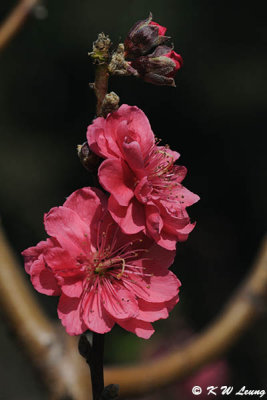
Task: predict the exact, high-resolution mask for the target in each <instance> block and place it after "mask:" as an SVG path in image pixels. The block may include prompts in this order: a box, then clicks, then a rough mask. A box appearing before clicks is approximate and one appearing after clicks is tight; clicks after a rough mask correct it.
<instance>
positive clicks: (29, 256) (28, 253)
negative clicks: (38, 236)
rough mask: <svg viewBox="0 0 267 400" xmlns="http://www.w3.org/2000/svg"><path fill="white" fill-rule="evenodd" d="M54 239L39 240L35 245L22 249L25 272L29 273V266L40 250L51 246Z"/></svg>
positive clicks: (40, 252)
mask: <svg viewBox="0 0 267 400" xmlns="http://www.w3.org/2000/svg"><path fill="white" fill-rule="evenodd" d="M55 243H56V241H55V240H53V239H47V240H45V241H41V242H39V243H38V244H37V245H36V246H32V247H29V248H28V249H26V250H24V251H22V253H21V254H22V255H23V257H24V262H25V270H26V272H27V274H30V270H31V266H32V264H33V263H34V261H36V260H37V259H38V257H39V256H40V255H41V254H42V252H43V251H44V250H45V249H47V248H48V247H53V246H54V245H55Z"/></svg>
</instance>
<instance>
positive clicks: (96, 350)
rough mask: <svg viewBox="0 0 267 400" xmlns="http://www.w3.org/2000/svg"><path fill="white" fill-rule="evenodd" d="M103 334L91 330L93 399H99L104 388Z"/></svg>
mask: <svg viewBox="0 0 267 400" xmlns="http://www.w3.org/2000/svg"><path fill="white" fill-rule="evenodd" d="M103 357H104V334H99V333H95V332H93V345H92V358H91V363H90V370H91V380H92V391H93V400H99V399H100V397H101V394H102V392H103V390H104V372H103Z"/></svg>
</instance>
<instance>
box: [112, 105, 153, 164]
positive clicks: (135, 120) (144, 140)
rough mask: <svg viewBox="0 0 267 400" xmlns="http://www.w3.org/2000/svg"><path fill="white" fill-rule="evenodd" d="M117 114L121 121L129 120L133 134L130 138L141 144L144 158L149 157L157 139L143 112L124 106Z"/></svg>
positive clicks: (129, 129)
mask: <svg viewBox="0 0 267 400" xmlns="http://www.w3.org/2000/svg"><path fill="white" fill-rule="evenodd" d="M116 113H117V118H120V120H127V127H128V131H129V132H131V134H130V136H131V137H132V139H133V140H136V141H138V143H139V144H140V148H141V152H142V154H143V157H144V156H146V155H148V153H149V151H150V149H151V146H153V144H154V143H155V137H154V134H153V132H152V130H151V126H150V123H149V121H148V119H147V117H146V115H145V114H144V113H143V111H142V110H140V109H139V108H138V107H135V106H128V105H127V104H123V105H122V106H121V107H120V108H119V109H118V110H117V111H116ZM114 114H115V113H114Z"/></svg>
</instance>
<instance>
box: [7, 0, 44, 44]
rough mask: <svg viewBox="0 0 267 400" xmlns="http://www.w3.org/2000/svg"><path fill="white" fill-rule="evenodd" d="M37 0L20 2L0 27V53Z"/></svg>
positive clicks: (22, 0)
mask: <svg viewBox="0 0 267 400" xmlns="http://www.w3.org/2000/svg"><path fill="white" fill-rule="evenodd" d="M38 2H39V0H20V1H19V2H18V4H17V5H16V7H15V8H14V9H13V10H12V11H11V13H10V14H9V15H8V16H7V18H6V20H5V21H4V22H3V23H2V24H1V25H0V51H2V50H3V49H4V48H5V47H6V46H7V45H8V43H9V41H10V40H11V39H12V38H13V36H14V35H15V34H16V33H17V32H18V31H19V29H20V28H21V27H22V25H23V23H24V21H25V19H26V18H27V16H28V15H29V14H30V12H31V10H32V9H33V8H34V6H36V4H38Z"/></svg>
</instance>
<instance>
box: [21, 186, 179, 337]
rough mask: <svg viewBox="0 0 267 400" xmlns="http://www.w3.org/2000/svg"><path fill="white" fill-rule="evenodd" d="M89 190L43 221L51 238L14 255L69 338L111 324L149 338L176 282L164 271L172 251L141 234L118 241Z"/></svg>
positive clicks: (173, 297) (101, 198) (101, 202)
mask: <svg viewBox="0 0 267 400" xmlns="http://www.w3.org/2000/svg"><path fill="white" fill-rule="evenodd" d="M106 203H107V198H106V196H105V195H104V194H103V193H102V192H101V191H100V190H97V189H91V188H83V189H80V190H77V191H76V192H74V193H73V194H72V195H71V196H69V197H68V199H67V200H66V201H65V203H64V204H63V206H62V207H55V208H52V209H51V210H50V211H49V213H48V214H46V215H45V217H44V223H45V229H46V231H47V233H48V235H50V236H51V238H49V239H47V240H46V241H43V242H40V243H39V244H38V245H37V246H35V247H30V248H28V249H27V250H24V252H23V253H22V254H23V256H24V257H25V269H26V271H27V273H29V274H30V276H31V280H32V283H33V285H34V287H35V289H36V290H38V291H39V292H41V293H44V294H47V295H59V296H60V300H59V304H58V316H59V318H60V319H61V322H62V324H63V325H64V326H65V328H66V331H67V332H68V333H69V334H70V335H78V334H81V333H82V332H84V331H86V330H87V329H90V330H92V331H94V332H98V333H105V332H108V331H110V330H111V328H112V327H113V325H114V324H115V323H117V324H119V325H120V326H122V327H123V328H124V329H126V330H128V331H131V332H134V333H135V334H136V335H138V336H140V337H142V338H149V337H150V336H151V335H152V333H153V332H154V329H153V327H152V325H151V322H154V321H156V320H158V319H161V318H167V317H168V312H169V311H170V310H171V309H172V308H173V307H174V305H175V304H176V303H177V302H178V292H179V287H180V282H179V280H178V279H177V278H176V276H175V275H174V274H173V273H172V272H170V271H169V270H168V267H169V266H170V265H171V264H172V262H173V259H174V255H175V252H174V251H167V250H165V249H162V248H161V247H159V246H157V245H156V244H155V243H153V242H152V241H150V240H148V239H147V238H146V237H145V236H144V235H143V234H142V233H139V234H136V235H130V236H128V235H125V234H124V233H122V232H121V230H120V228H119V226H118V225H117V224H116V223H115V222H114V221H113V219H112V218H111V217H110V215H109V213H108V211H107V208H106Z"/></svg>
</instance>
